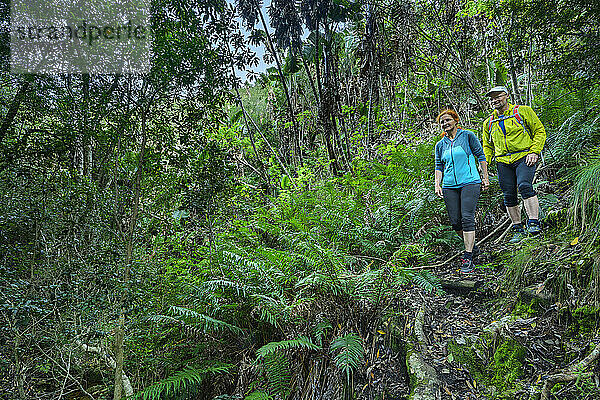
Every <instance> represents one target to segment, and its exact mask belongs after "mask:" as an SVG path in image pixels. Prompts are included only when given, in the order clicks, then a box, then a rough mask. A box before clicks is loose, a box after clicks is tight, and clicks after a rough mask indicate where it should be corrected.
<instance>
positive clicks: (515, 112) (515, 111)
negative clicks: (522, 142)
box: [513, 105, 531, 137]
mask: <svg viewBox="0 0 600 400" xmlns="http://www.w3.org/2000/svg"><path fill="white" fill-rule="evenodd" d="M519 107H520V106H519V105H516V106H515V108H514V109H513V115H514V117H515V119H516V120H517V122H518V123H519V124H520V125H521V126H522V127H523V129H524V130H525V132H527V134H528V135H529V136H530V137H531V132H529V129H528V128H527V124H526V123H525V118H523V117H522V116H521V114H520V113H519Z"/></svg>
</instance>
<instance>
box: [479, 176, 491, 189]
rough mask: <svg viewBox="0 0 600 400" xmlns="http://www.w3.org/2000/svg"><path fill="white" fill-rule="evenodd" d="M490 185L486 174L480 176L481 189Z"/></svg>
mask: <svg viewBox="0 0 600 400" xmlns="http://www.w3.org/2000/svg"><path fill="white" fill-rule="evenodd" d="M489 187H490V180H489V179H488V177H487V176H484V177H482V178H481V190H486V189H487V188H489Z"/></svg>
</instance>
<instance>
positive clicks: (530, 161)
mask: <svg viewBox="0 0 600 400" xmlns="http://www.w3.org/2000/svg"><path fill="white" fill-rule="evenodd" d="M539 158H540V156H538V155H537V154H535V153H531V154H527V157H525V164H527V166H528V167H531V166H532V165H535V163H536V162H537V161H538V159H539Z"/></svg>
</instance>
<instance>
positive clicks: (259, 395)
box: [244, 392, 273, 400]
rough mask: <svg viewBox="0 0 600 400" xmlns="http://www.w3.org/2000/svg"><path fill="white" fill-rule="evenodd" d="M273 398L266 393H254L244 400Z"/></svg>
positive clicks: (267, 399) (268, 399) (269, 399)
mask: <svg viewBox="0 0 600 400" xmlns="http://www.w3.org/2000/svg"><path fill="white" fill-rule="evenodd" d="M272 398H273V397H272V396H270V395H269V393H265V392H252V393H250V394H249V395H248V396H246V397H244V400H271V399H272Z"/></svg>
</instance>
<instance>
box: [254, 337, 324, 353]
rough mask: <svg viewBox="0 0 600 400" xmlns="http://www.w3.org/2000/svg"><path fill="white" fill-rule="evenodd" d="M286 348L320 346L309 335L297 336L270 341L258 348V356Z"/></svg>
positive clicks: (315, 348)
mask: <svg viewBox="0 0 600 400" xmlns="http://www.w3.org/2000/svg"><path fill="white" fill-rule="evenodd" d="M288 349H308V350H320V349H321V347H320V346H317V345H316V344H314V343H313V342H312V341H311V340H310V338H309V337H306V336H298V337H297V338H296V339H292V340H283V341H281V342H270V343H267V344H265V345H264V346H262V347H261V348H260V349H258V351H257V353H258V355H259V357H266V356H267V355H269V354H272V353H276V352H279V351H283V350H288Z"/></svg>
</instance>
